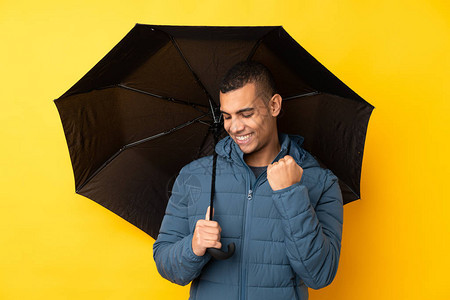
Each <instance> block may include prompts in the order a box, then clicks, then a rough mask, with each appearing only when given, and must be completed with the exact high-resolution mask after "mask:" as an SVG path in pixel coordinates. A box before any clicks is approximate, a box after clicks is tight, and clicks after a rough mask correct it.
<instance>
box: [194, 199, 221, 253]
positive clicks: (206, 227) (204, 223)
mask: <svg viewBox="0 0 450 300" xmlns="http://www.w3.org/2000/svg"><path fill="white" fill-rule="evenodd" d="M213 213H214V210H213ZM221 232H222V228H220V225H219V223H217V222H216V221H210V220H209V206H208V210H207V211H206V216H205V220H198V221H197V223H196V224H195V230H194V236H193V238H192V250H193V251H194V253H195V255H197V256H203V255H205V252H206V249H208V248H218V249H220V248H222V244H221V243H220V233H221Z"/></svg>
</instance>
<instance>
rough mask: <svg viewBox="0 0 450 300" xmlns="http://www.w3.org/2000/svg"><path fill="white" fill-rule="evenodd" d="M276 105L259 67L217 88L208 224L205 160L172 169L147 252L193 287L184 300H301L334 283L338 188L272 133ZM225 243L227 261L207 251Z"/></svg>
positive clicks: (293, 144)
mask: <svg viewBox="0 0 450 300" xmlns="http://www.w3.org/2000/svg"><path fill="white" fill-rule="evenodd" d="M281 104H282V98H281V96H280V95H279V94H277V93H276V91H275V86H274V83H273V79H272V77H271V74H270V72H269V71H268V70H267V69H266V68H265V67H264V66H263V65H261V64H259V63H256V62H251V61H246V62H242V63H239V64H237V65H235V66H234V67H233V68H232V69H231V70H230V71H229V72H228V73H227V75H226V76H225V78H224V79H223V81H222V84H221V86H220V110H221V112H222V115H223V118H224V128H225V130H226V131H227V132H228V134H229V136H228V137H226V138H224V139H222V140H221V141H220V142H219V143H218V144H217V146H216V152H217V154H218V159H217V175H216V189H215V193H216V194H215V202H214V203H215V205H214V207H215V208H214V219H215V221H211V220H209V218H208V216H209V208H208V205H209V196H210V183H211V171H210V170H211V165H212V158H211V156H209V157H205V158H201V159H199V160H196V161H194V162H192V163H190V164H188V165H187V166H185V167H184V168H183V169H182V170H181V172H180V174H179V176H178V178H177V180H176V182H175V184H174V187H173V191H172V197H171V199H170V201H169V203H168V206H167V210H166V215H165V217H164V220H163V223H162V225H161V229H160V234H159V236H158V239H157V240H156V242H155V244H154V259H155V262H156V265H157V268H158V271H159V273H160V274H161V275H162V276H163V277H164V278H166V279H168V280H170V281H172V282H175V283H177V284H181V285H186V284H188V283H189V282H191V281H192V285H191V292H190V299H216V300H217V299H242V300H244V299H249V300H250V299H258V300H261V299H302V300H304V299H308V288H307V287H311V288H314V289H318V288H321V287H324V286H326V285H328V284H330V283H331V281H332V280H333V278H334V276H335V274H336V271H337V267H338V262H339V255H340V246H341V234H342V222H343V220H342V218H343V216H342V211H343V207H342V195H341V191H340V189H339V185H338V181H337V178H336V177H335V176H334V175H333V174H332V173H331V171H329V170H325V169H322V168H320V167H319V164H318V163H317V162H316V161H315V160H314V158H313V157H312V156H311V155H310V154H309V153H308V152H306V151H305V150H304V149H302V148H301V143H302V140H303V139H302V138H301V137H299V136H288V135H285V134H278V132H277V123H276V118H277V116H278V114H279V113H280V110H281ZM266 168H267V170H266ZM207 208H208V209H207ZM205 213H206V217H205ZM231 242H234V243H235V244H236V252H235V254H234V255H233V256H232V257H231V258H229V259H228V260H215V259H213V258H211V256H210V255H209V254H208V252H206V250H207V248H222V245H224V246H226V245H228V244H229V243H231Z"/></svg>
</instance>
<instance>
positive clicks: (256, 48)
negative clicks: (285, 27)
mask: <svg viewBox="0 0 450 300" xmlns="http://www.w3.org/2000/svg"><path fill="white" fill-rule="evenodd" d="M278 29H279V27H276V28H274V29H272V30H270V31H269V32H267V33H266V34H265V35H263V36H262V37H261V38H260V39H259V40H258V41H257V42H256V43H255V45H254V46H253V48H252V50H251V51H250V53H249V55H248V56H247V60H251V59H252V58H253V55H255V53H256V50H258V48H259V45H260V44H261V43H262V41H263V39H264V38H265V37H266V36H268V35H269V34H271V33H272V32H273V31H275V30H278Z"/></svg>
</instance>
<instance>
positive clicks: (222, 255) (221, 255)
mask: <svg viewBox="0 0 450 300" xmlns="http://www.w3.org/2000/svg"><path fill="white" fill-rule="evenodd" d="M235 249H236V247H235V245H234V243H231V244H228V252H225V251H222V250H220V249H217V248H208V249H206V251H207V252H208V253H209V254H210V255H211V256H212V257H214V258H215V259H217V260H224V259H228V258H230V257H231V256H233V254H234V250H235Z"/></svg>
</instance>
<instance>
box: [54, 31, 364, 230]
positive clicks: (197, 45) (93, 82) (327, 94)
mask: <svg viewBox="0 0 450 300" xmlns="http://www.w3.org/2000/svg"><path fill="white" fill-rule="evenodd" d="M246 59H247V60H256V61H259V62H261V63H263V64H264V65H266V66H267V67H268V68H269V69H270V70H271V72H272V73H273V75H274V79H275V83H276V85H277V88H278V92H279V93H280V95H281V96H282V97H283V111H282V115H281V116H280V117H279V120H278V126H279V130H280V131H281V132H285V133H289V134H299V135H302V136H303V137H304V138H305V142H304V148H305V149H306V150H308V151H309V152H310V153H311V154H313V155H314V156H315V157H316V158H317V159H318V160H319V161H320V162H321V164H323V165H324V166H325V167H326V168H329V169H331V170H332V171H333V172H334V174H336V176H338V178H339V183H340V186H341V189H342V191H343V196H344V203H348V202H350V201H353V200H356V199H358V198H359V197H360V176H361V164H362V157H363V150H364V141H365V135H366V131H367V124H368V121H369V117H370V114H371V112H372V110H373V106H372V105H370V104H369V103H367V102H366V101H365V100H363V99H362V98H361V97H360V96H358V95H357V94H356V93H355V92H353V91H352V90H351V89H350V88H349V87H347V86H346V85H345V84H344V83H342V82H341V81H340V80H339V79H338V78H337V77H336V76H334V75H333V74H332V73H331V72H329V71H328V70H327V69H326V68H325V67H324V66H322V65H321V64H320V63H319V62H318V61H317V60H316V59H314V58H313V57H312V56H311V55H310V54H309V53H308V52H307V51H306V50H304V49H303V48H302V47H301V46H300V45H299V44H298V43H297V42H296V41H295V40H294V39H292V37H290V36H289V34H287V33H286V31H285V30H284V29H283V28H282V27H281V26H275V27H197V26H156V25H140V24H138V25H136V26H135V27H134V28H133V29H132V30H131V31H130V32H129V33H128V34H127V35H126V36H125V37H124V38H123V40H122V41H120V43H119V44H118V45H116V46H115V47H114V48H113V49H112V50H111V51H110V52H109V53H108V54H107V55H106V56H105V57H104V58H103V59H102V60H101V61H100V62H99V63H98V64H97V65H96V66H94V68H92V69H91V70H90V71H89V72H88V73H87V74H86V75H85V76H84V77H83V78H81V79H80V80H79V81H78V82H77V83H76V84H75V85H74V86H73V87H72V88H70V89H69V90H68V91H67V92H66V93H64V94H63V95H62V96H61V97H60V98H58V99H56V100H55V104H56V106H57V108H58V111H59V113H60V116H61V121H62V124H63V128H64V133H65V135H66V139H67V143H68V147H69V152H70V157H71V161H72V166H73V171H74V176H75V186H76V192H77V193H79V194H81V195H84V196H86V197H88V198H90V199H92V200H94V201H96V202H98V203H99V204H101V205H103V206H104V207H106V208H108V209H110V210H111V211H113V212H114V213H116V214H118V215H119V216H121V217H122V218H124V219H126V220H127V221H129V222H131V223H132V224H134V225H136V226H137V227H139V228H141V229H142V230H143V231H145V232H147V233H148V234H149V235H151V236H152V237H154V238H156V237H157V235H158V231H159V227H160V224H161V221H162V218H163V216H164V212H165V207H166V205H167V201H168V199H169V196H170V190H171V185H172V184H173V181H174V179H175V177H176V175H177V174H178V172H179V170H180V169H181V168H182V166H184V165H185V164H187V163H188V162H190V161H192V160H193V159H195V158H198V157H201V156H204V155H210V154H212V153H213V148H214V145H213V144H214V139H213V138H212V133H211V130H210V127H211V125H212V124H213V114H212V112H213V111H214V110H216V109H217V107H218V106H219V90H218V86H219V82H220V80H221V78H222V77H223V76H224V75H225V73H226V71H227V70H228V69H229V68H231V66H233V65H234V64H235V63H237V62H239V61H242V60H246Z"/></svg>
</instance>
